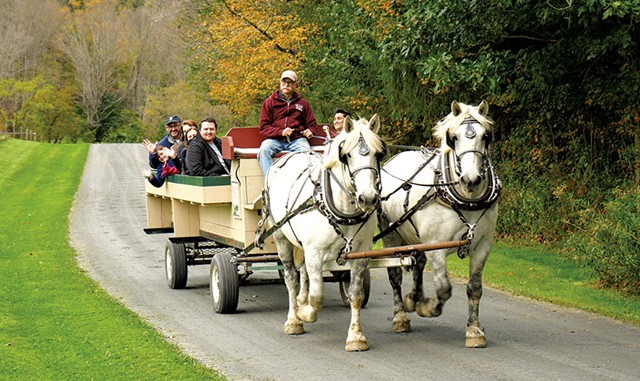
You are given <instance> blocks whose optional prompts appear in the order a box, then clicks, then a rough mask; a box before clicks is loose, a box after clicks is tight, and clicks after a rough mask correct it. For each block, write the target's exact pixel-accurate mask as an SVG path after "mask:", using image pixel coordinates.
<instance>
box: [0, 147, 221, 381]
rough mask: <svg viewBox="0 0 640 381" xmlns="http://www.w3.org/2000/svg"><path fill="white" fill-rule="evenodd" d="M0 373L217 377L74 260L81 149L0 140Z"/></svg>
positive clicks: (19, 375) (77, 377) (55, 377)
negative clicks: (71, 228)
mask: <svg viewBox="0 0 640 381" xmlns="http://www.w3.org/2000/svg"><path fill="white" fill-rule="evenodd" d="M0 148H1V149H2V152H3V153H4V154H5V157H6V158H9V160H5V163H4V165H3V166H0V179H1V180H0V200H1V201H0V274H2V276H0V301H2V302H0V379H3V380H4V379H11V380H36V379H38V380H43V379H46V380H62V379H64V380H90V379H101V380H222V379H224V378H223V377H221V376H219V375H217V374H216V373H215V372H213V371H211V370H209V369H206V368H205V367H203V366H201V365H199V364H198V363H196V362H195V361H194V360H192V359H190V358H188V357H187V356H185V355H183V354H182V353H181V352H180V351H179V350H178V349H177V348H176V347H174V346H172V345H170V344H168V343H167V342H166V341H164V339H163V338H162V336H161V335H160V334H159V333H157V332H156V331H155V330H154V329H153V328H152V327H150V326H149V325H147V324H146V323H145V322H143V321H142V320H141V319H140V318H139V317H137V316H136V315H135V314H133V313H132V312H130V311H128V310H127V309H126V308H124V306H122V305H121V304H119V303H118V302H117V301H115V300H113V299H112V298H111V297H109V296H108V295H107V294H106V293H105V292H104V291H102V290H101V289H100V288H99V286H98V285H97V284H95V283H94V282H92V281H91V280H89V279H88V278H87V277H86V276H85V275H84V273H83V272H82V270H80V269H79V268H78V266H77V265H76V262H75V253H74V252H73V250H72V249H71V247H70V246H69V244H68V243H67V235H68V222H69V221H68V220H69V210H70V208H71V203H72V201H73V196H74V194H75V191H76V189H77V187H78V184H79V181H80V177H81V175H82V169H83V168H84V163H85V159H86V155H87V152H88V148H89V146H88V145H53V144H45V143H34V142H25V141H20V140H13V139H12V140H8V141H5V142H0Z"/></svg>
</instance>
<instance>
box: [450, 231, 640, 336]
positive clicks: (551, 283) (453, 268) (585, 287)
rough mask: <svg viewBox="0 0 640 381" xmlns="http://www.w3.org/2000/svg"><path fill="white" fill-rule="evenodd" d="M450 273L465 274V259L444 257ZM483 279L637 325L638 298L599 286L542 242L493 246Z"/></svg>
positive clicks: (522, 293)
mask: <svg viewBox="0 0 640 381" xmlns="http://www.w3.org/2000/svg"><path fill="white" fill-rule="evenodd" d="M447 260H448V269H449V274H450V275H451V276H455V277H459V278H468V275H469V259H468V258H466V259H464V260H460V259H458V257H457V256H456V255H455V254H452V255H450V256H449V258H447ZM483 283H484V284H485V285H487V286H491V287H494V288H497V289H500V290H503V291H507V292H509V293H511V294H514V295H520V296H526V297H530V298H533V299H537V300H541V301H545V302H550V303H554V304H558V305H562V306H565V307H571V308H576V309H580V310H584V311H589V312H594V313H597V314H600V315H603V316H608V317H611V318H614V319H619V320H622V321H625V322H629V323H633V324H637V325H640V298H638V297H629V296H624V295H622V294H620V293H619V292H616V291H612V290H605V289H600V288H598V287H597V286H596V282H595V281H594V279H593V278H591V277H589V275H588V274H587V272H586V271H585V270H584V269H582V268H580V267H578V266H577V265H576V263H575V262H573V261H571V260H569V259H566V258H563V257H562V256H560V255H558V254H557V253H555V252H553V251H552V250H550V249H546V248H545V247H543V246H536V247H511V246H508V245H506V244H504V243H497V244H495V245H494V246H493V249H492V251H491V255H490V256H489V259H488V261H487V264H486V266H485V268H484V274H483Z"/></svg>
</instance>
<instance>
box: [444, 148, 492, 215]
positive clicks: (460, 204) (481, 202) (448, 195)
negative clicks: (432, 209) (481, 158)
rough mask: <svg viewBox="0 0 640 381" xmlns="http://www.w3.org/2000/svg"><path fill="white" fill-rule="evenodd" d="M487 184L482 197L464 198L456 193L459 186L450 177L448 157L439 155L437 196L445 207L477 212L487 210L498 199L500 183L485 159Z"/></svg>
mask: <svg viewBox="0 0 640 381" xmlns="http://www.w3.org/2000/svg"><path fill="white" fill-rule="evenodd" d="M486 166H487V168H486V172H487V176H486V178H487V180H486V181H487V184H486V186H485V190H484V192H483V194H482V195H480V196H479V197H477V198H473V199H470V198H466V197H464V196H462V195H461V194H460V192H459V191H458V189H457V188H458V187H459V184H458V183H457V182H454V181H453V179H452V177H453V175H452V171H453V169H452V168H451V167H452V164H451V158H450V155H441V157H440V160H439V167H440V170H439V171H438V183H439V184H440V185H439V186H438V196H439V198H440V199H441V200H442V201H443V202H444V203H445V204H447V205H449V206H450V207H452V208H454V209H458V210H469V211H477V210H483V209H488V208H489V207H491V205H493V204H494V203H495V202H496V201H497V200H498V197H500V192H501V191H502V183H501V182H500V179H498V176H497V175H496V172H495V169H494V168H493V165H491V162H490V161H489V160H488V159H487V164H486Z"/></svg>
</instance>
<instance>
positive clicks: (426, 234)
mask: <svg viewBox="0 0 640 381" xmlns="http://www.w3.org/2000/svg"><path fill="white" fill-rule="evenodd" d="M487 112H488V105H487V103H486V102H482V103H481V104H480V105H479V106H477V107H474V106H469V105H465V104H463V103H458V102H455V101H454V102H453V103H452V104H451V113H450V114H449V115H448V116H447V117H446V118H444V119H443V120H441V121H440V122H439V123H438V124H437V125H436V126H435V128H434V136H436V137H438V138H440V140H441V147H440V149H439V150H435V149H426V148H423V149H422V150H420V151H407V152H402V153H400V154H398V155H396V156H394V157H393V158H391V159H390V160H389V161H388V162H387V163H386V164H385V165H384V167H383V170H382V173H381V178H382V189H383V190H382V213H381V218H380V230H381V233H380V235H384V238H383V240H384V244H385V246H387V247H392V246H399V245H403V244H410V245H412V244H420V243H436V242H443V241H453V240H467V244H466V245H465V246H463V247H460V248H459V249H458V256H460V257H461V258H464V257H467V256H468V257H469V282H468V284H467V296H468V298H469V317H468V321H467V330H466V343H465V345H466V346H467V347H476V348H478V347H486V345H487V341H486V338H485V334H484V329H483V328H482V326H481V325H480V322H479V320H478V309H479V305H480V298H481V297H482V270H483V268H484V265H485V262H486V260H487V257H488V256H489V251H490V250H491V246H492V244H493V232H494V230H495V226H496V220H497V218H498V203H497V200H498V196H499V194H500V190H501V185H500V181H499V180H498V178H497V176H496V174H495V172H494V169H493V167H492V165H491V163H490V161H489V157H488V148H489V142H490V141H491V134H492V130H491V127H492V124H493V122H492V121H491V120H490V119H489V118H488V117H487ZM455 250H456V249H455V248H454V249H451V248H449V249H440V250H434V251H427V252H425V253H420V254H419V255H417V256H416V263H415V266H413V280H414V285H413V289H412V290H411V292H409V293H408V294H407V295H406V296H405V298H404V300H403V298H402V290H401V284H402V271H403V270H402V269H401V268H398V267H395V268H389V269H388V272H389V281H390V282H391V286H392V288H393V295H394V317H393V330H394V331H395V332H407V331H410V330H411V321H410V319H409V316H408V315H407V312H412V311H414V310H415V311H416V312H417V313H418V315H420V316H426V317H436V316H439V315H440V314H441V313H442V308H443V306H444V304H445V302H446V301H447V300H448V299H449V298H450V297H451V284H450V282H449V278H448V277H447V267H446V259H447V255H449V254H451V253H453V252H455ZM427 261H429V263H430V266H431V270H432V271H433V277H434V287H435V295H433V296H432V297H425V295H424V290H423V284H422V283H423V272H424V267H425V263H426V262H427Z"/></svg>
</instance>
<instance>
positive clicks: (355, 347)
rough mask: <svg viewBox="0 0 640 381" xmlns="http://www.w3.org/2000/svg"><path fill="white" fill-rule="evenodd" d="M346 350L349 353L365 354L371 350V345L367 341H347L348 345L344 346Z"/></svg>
mask: <svg viewBox="0 0 640 381" xmlns="http://www.w3.org/2000/svg"><path fill="white" fill-rule="evenodd" d="M344 349H345V350H347V351H349V352H363V351H368V350H369V344H368V343H367V340H364V341H347V345H345V346H344Z"/></svg>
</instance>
